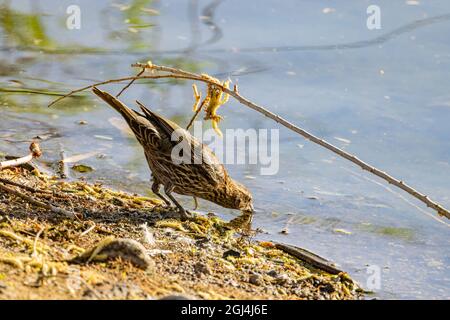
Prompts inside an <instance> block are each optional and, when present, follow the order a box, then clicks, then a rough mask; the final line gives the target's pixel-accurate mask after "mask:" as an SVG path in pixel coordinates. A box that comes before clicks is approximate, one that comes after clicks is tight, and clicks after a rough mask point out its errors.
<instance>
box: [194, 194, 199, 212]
mask: <svg viewBox="0 0 450 320" xmlns="http://www.w3.org/2000/svg"><path fill="white" fill-rule="evenodd" d="M193 198H194V210H197V208H198V199H197V197H196V196H194V197H193Z"/></svg>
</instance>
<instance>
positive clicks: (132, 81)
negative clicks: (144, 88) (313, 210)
mask: <svg viewBox="0 0 450 320" xmlns="http://www.w3.org/2000/svg"><path fill="white" fill-rule="evenodd" d="M144 72H145V68H142V70H141V72H139V73H138V74H137V75H136V78H134V79H133V80H131V81H130V82H129V83H128V84H127V85H126V86H125V87H123V88H122V90H120V92H119V93H118V94H117V95H116V98H118V97H119V96H120V95H121V94H122V92H124V91H125V90H127V89H128V88H129V87H130V86H131V85H132V84H133V83H134V82H135V81H136V79H138V78H139V77H140V76H141V75H142V74H143V73H144Z"/></svg>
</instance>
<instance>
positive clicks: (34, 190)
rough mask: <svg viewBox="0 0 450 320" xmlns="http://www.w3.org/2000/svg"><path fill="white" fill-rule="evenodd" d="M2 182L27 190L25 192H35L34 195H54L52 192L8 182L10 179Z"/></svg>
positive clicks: (0, 179) (1, 179) (1, 180)
mask: <svg viewBox="0 0 450 320" xmlns="http://www.w3.org/2000/svg"><path fill="white" fill-rule="evenodd" d="M0 182H2V183H4V184H10V185H12V186H15V187H19V188H22V189H25V190H27V191H30V192H33V193H46V194H51V193H52V192H51V191H48V190H40V189H36V188H33V187H30V186H26V185H24V184H21V183H18V182H15V181H11V180H8V179H5V178H0Z"/></svg>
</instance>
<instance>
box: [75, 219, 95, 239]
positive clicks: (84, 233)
mask: <svg viewBox="0 0 450 320" xmlns="http://www.w3.org/2000/svg"><path fill="white" fill-rule="evenodd" d="M96 226H97V225H96V224H95V222H94V221H92V225H91V226H90V227H89V228H87V229H86V230H85V231H83V232H82V233H81V234H80V236H79V238H81V237H84V236H85V235H87V234H88V233H89V232H91V231H92V230H94V229H95V227H96Z"/></svg>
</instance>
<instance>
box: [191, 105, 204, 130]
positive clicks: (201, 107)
mask: <svg viewBox="0 0 450 320" xmlns="http://www.w3.org/2000/svg"><path fill="white" fill-rule="evenodd" d="M205 103H206V100H203V101H202V104H201V105H200V107H198V109H197V111H195V113H194V115H193V116H192V118H191V120H190V121H189V123H188V125H187V126H186V130H189V128H190V127H191V126H192V124H193V123H194V121H195V119H196V118H197V116H198V115H199V114H200V112H201V111H202V109H203V107H204V106H205Z"/></svg>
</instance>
